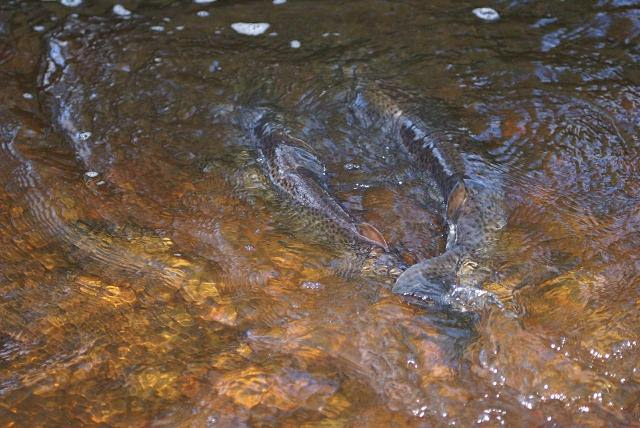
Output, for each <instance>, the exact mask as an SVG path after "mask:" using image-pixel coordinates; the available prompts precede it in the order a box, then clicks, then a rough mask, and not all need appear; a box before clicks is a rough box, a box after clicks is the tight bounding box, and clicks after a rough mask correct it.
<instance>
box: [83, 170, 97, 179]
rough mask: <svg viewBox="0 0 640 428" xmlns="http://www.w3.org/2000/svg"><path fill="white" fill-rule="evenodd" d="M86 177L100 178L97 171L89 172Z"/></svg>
mask: <svg viewBox="0 0 640 428" xmlns="http://www.w3.org/2000/svg"><path fill="white" fill-rule="evenodd" d="M84 175H86V176H87V177H89V178H96V177H97V176H98V173H97V172H96V171H87V172H85V173H84Z"/></svg>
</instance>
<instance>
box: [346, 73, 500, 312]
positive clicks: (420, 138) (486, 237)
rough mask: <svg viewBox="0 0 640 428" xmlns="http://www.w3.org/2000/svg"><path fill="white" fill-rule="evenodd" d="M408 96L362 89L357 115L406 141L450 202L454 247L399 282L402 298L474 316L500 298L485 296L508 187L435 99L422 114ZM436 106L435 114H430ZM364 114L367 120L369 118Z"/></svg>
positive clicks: (369, 86)
mask: <svg viewBox="0 0 640 428" xmlns="http://www.w3.org/2000/svg"><path fill="white" fill-rule="evenodd" d="M403 96H405V95H403V94H402V93H400V92H399V91H398V90H395V89H394V88H390V87H386V86H384V85H382V84H380V83H376V82H367V83H366V84H362V83H358V85H357V87H356V90H355V99H354V109H355V110H356V111H357V112H360V113H359V114H360V117H361V118H365V119H366V120H367V121H368V122H369V124H370V125H372V126H376V127H378V128H381V129H382V130H383V132H385V133H388V134H389V135H390V136H391V138H392V139H393V140H395V141H399V142H400V143H401V145H402V146H403V147H404V148H405V149H406V151H407V152H408V153H409V155H410V156H411V157H412V158H413V159H414V160H415V162H416V163H417V164H418V165H419V166H420V168H422V169H424V170H425V171H426V172H427V173H428V176H429V177H430V178H431V179H432V180H433V181H435V183H436V184H437V187H438V189H439V191H440V192H441V194H442V197H443V201H444V203H445V204H444V206H445V209H444V212H443V216H444V218H445V220H446V222H447V226H448V233H447V244H446V247H445V252H444V253H443V254H441V255H439V256H436V257H433V258H430V259H427V260H424V261H421V262H419V263H417V264H415V265H413V266H411V267H410V268H409V269H407V270H406V271H405V272H403V273H402V275H400V277H398V279H397V280H396V282H395V285H394V286H393V291H394V292H395V293H396V294H399V295H402V296H404V297H405V298H407V299H409V300H412V301H414V302H417V303H422V304H424V303H427V304H432V303H435V304H436V305H443V306H446V307H453V308H454V309H456V310H460V311H463V312H464V311H472V310H477V309H480V308H482V307H485V306H486V305H487V304H489V303H497V304H499V303H498V301H497V299H496V298H495V296H493V295H492V294H491V293H488V292H486V291H484V290H482V289H481V287H482V284H483V282H485V281H486V279H487V278H488V277H489V275H490V274H491V271H492V269H491V261H492V258H493V254H494V251H495V249H496V244H497V242H498V238H499V234H500V231H501V229H502V228H503V227H504V226H505V224H506V214H505V209H504V204H503V192H502V186H501V181H500V179H499V177H498V176H496V174H495V173H492V172H490V171H489V172H488V171H487V168H484V170H483V168H482V162H475V164H474V162H471V161H470V160H467V159H465V157H464V156H463V154H462V153H463V151H462V149H463V147H464V146H465V144H466V143H467V140H468V134H467V133H466V132H465V130H464V128H462V127H461V126H460V125H459V124H458V123H457V122H456V121H455V119H453V117H452V116H450V115H449V114H448V113H446V108H444V106H442V105H435V104H434V105H432V106H430V104H429V103H435V102H436V101H435V100H420V103H419V105H420V111H425V110H424V109H425V108H426V109H427V111H426V112H425V113H423V114H415V113H413V109H412V108H410V106H409V108H403V106H402V105H401V102H400V101H399V100H402V99H403ZM429 107H433V108H432V109H431V110H432V111H428V108H429ZM361 113H363V114H361Z"/></svg>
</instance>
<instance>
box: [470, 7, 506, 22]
mask: <svg viewBox="0 0 640 428" xmlns="http://www.w3.org/2000/svg"><path fill="white" fill-rule="evenodd" d="M473 14H474V15H475V16H477V17H478V18H480V19H482V20H485V21H497V20H498V19H500V14H498V12H496V11H495V10H494V9H491V8H490V7H478V8H476V9H473Z"/></svg>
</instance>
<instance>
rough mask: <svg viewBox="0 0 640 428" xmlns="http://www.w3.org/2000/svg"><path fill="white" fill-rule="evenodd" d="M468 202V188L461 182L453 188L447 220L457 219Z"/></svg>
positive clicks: (450, 194)
mask: <svg viewBox="0 0 640 428" xmlns="http://www.w3.org/2000/svg"><path fill="white" fill-rule="evenodd" d="M466 200H467V188H466V186H465V185H464V181H462V180H459V181H458V182H457V183H456V185H455V186H453V189H452V190H451V193H449V198H448V199H447V218H449V219H455V218H456V217H457V216H458V213H459V212H460V209H461V208H462V206H463V205H464V202H465V201H466Z"/></svg>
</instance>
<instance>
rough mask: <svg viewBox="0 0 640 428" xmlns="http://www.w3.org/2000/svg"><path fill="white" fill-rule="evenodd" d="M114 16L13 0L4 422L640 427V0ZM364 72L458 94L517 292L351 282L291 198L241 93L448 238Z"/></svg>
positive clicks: (379, 278) (499, 273)
mask: <svg viewBox="0 0 640 428" xmlns="http://www.w3.org/2000/svg"><path fill="white" fill-rule="evenodd" d="M67 3H69V2H67ZM114 5H115V3H114V2H112V1H92V2H89V1H85V2H84V4H80V5H79V6H77V7H67V6H64V5H62V4H60V3H58V2H53V1H49V2H44V1H42V2H40V1H6V2H3V3H2V5H0V76H1V77H0V80H1V81H2V82H3V84H2V88H1V89H0V138H1V140H0V183H1V184H2V185H1V186H0V201H1V203H0V296H1V298H0V422H2V423H3V425H5V424H7V425H9V426H10V425H12V424H16V425H18V426H25V425H28V424H33V423H37V424H43V423H46V424H47V425H63V426H65V425H69V424H75V425H77V424H105V425H126V426H130V425H134V426H143V425H144V426H146V425H168V426H176V425H180V426H182V425H184V426H218V425H219V426H243V425H285V426H286V425H288V426H298V425H303V424H306V425H307V426H314V425H330V426H345V425H347V426H349V425H357V426H379V425H427V426H433V425H436V426H441V425H442V426H444V425H462V426H468V425H471V424H475V423H478V424H482V423H487V424H490V425H501V424H507V425H516V426H520V425H527V426H529V425H532V424H535V425H536V426H540V425H549V426H555V425H559V426H573V425H583V426H603V425H624V424H633V423H636V424H637V423H640V358H639V357H640V350H639V348H638V347H639V345H640V342H639V341H640V244H639V242H640V233H639V232H638V231H639V230H640V191H639V190H638V189H640V175H639V167H640V165H639V161H640V154H639V150H638V148H639V147H640V141H639V140H638V139H639V137H638V136H639V135H640V133H639V131H640V113H639V112H640V110H639V106H640V87H639V84H640V82H639V80H638V79H639V78H638V73H637V70H638V66H639V64H638V63H639V62H640V50H639V48H638V46H639V45H640V44H639V43H638V42H639V39H640V37H639V35H640V3H638V2H636V1H633V0H629V1H620V0H611V1H604V0H601V1H593V2H587V1H574V2H555V1H540V2H529V1H509V2H507V1H504V2H497V3H495V4H477V3H472V2H466V1H465V2H455V4H453V3H452V2H445V1H434V2H420V1H404V2H385V1H349V2H337V1H336V2H334V1H331V2H311V1H292V0H290V1H288V2H286V3H284V4H273V3H272V2H270V1H261V2H255V1H243V2H230V1H229V2H228V1H223V0H219V1H217V2H212V3H208V4H197V3H195V2H194V3H190V2H187V1H184V2H172V1H161V0H155V1H152V0H149V1H142V2H133V1H131V2H128V1H123V2H122V3H121V6H123V7H124V8H125V9H126V10H128V11H129V12H130V14H129V15H123V13H125V11H123V10H122V9H121V8H116V9H115V11H116V12H119V13H120V14H116V13H114V9H113V7H114ZM480 6H491V7H494V8H495V9H496V10H497V11H498V12H499V13H500V19H499V20H497V21H493V22H484V21H482V20H481V19H479V18H478V17H477V16H475V15H474V14H473V13H472V10H473V9H474V8H476V7H480ZM203 12H206V13H203ZM237 22H264V23H269V24H270V26H269V28H268V29H267V30H266V32H264V33H263V34H260V35H257V36H249V35H243V34H239V33H238V32H236V31H235V30H234V29H232V27H231V24H233V23H237ZM292 41H297V42H299V47H295V46H298V44H297V43H292ZM363 69H365V70H366V71H365V72H366V73H369V74H370V75H372V76H375V78H377V79H380V80H383V81H386V82H392V83H393V84H394V85H396V86H398V87H400V88H404V89H406V90H408V91H410V92H411V93H412V94H416V97H415V99H414V102H415V104H417V105H418V108H419V106H420V105H421V102H420V99H421V98H420V97H425V99H426V98H428V97H435V98H438V99H442V100H444V101H445V102H447V103H448V104H449V105H450V107H451V108H452V109H453V110H454V111H455V114H456V115H458V116H459V118H460V119H461V120H462V121H463V123H464V124H465V125H466V126H467V127H468V129H469V132H470V133H471V135H472V136H473V140H472V145H473V149H474V150H475V152H477V153H476V155H477V158H478V159H480V160H479V162H482V163H483V166H484V167H485V168H484V170H485V171H489V172H490V173H491V174H495V175H499V176H500V177H501V180H502V182H503V186H504V193H505V195H506V202H507V206H508V214H509V220H508V223H507V225H506V227H505V230H504V233H503V235H502V236H501V239H500V242H499V250H498V251H497V254H496V255H495V260H494V264H495V267H494V269H495V271H494V272H492V275H491V279H490V280H489V281H488V283H486V284H485V288H486V289H489V290H491V291H492V292H494V293H496V294H497V295H498V296H499V297H500V299H501V300H502V302H503V304H504V306H505V309H504V310H501V309H498V308H493V309H491V310H490V311H488V312H486V313H483V314H481V316H479V317H478V318H476V319H473V318H469V317H460V316H456V315H451V314H448V313H445V312H442V311H437V310H435V309H425V308H417V307H414V306H411V305H410V304H407V303H405V302H404V301H402V299H400V298H398V297H397V296H394V295H393V294H392V293H391V292H390V285H391V284H392V279H391V280H390V279H389V278H388V277H387V276H384V275H375V274H374V275H365V274H363V275H355V276H350V277H347V278H344V277H342V276H340V275H337V274H336V273H335V272H334V271H333V270H332V269H331V266H332V263H333V262H334V261H335V258H336V257H339V256H336V253H335V251H333V249H331V248H327V246H326V245H319V244H318V243H317V242H315V241H314V240H313V239H310V236H309V233H308V231H305V230H296V225H295V224H294V223H295V222H293V223H292V221H291V219H290V216H287V215H284V214H283V212H282V211H283V210H282V207H281V205H279V202H278V201H277V200H274V197H273V192H272V190H271V189H270V188H269V185H268V183H265V180H264V179H263V178H262V177H261V170H260V168H259V165H258V164H257V163H256V151H255V148H254V143H253V141H252V140H251V138H250V137H249V135H247V132H246V129H245V128H244V127H243V125H242V123H243V118H242V115H239V114H237V111H238V107H239V106H249V107H251V106H257V105H260V106H261V107H262V108H265V107H266V108H269V109H273V110H274V111H277V112H278V113H279V114H281V115H282V116H283V117H285V118H286V119H287V121H288V123H289V124H290V126H291V128H292V129H294V130H295V131H296V133H297V134H298V135H299V136H301V137H303V138H304V139H305V140H306V141H307V142H308V143H309V144H310V145H312V146H313V148H314V150H316V151H317V153H318V155H319V157H320V158H321V159H322V160H323V161H324V162H325V164H326V167H327V171H328V173H329V175H330V184H331V189H332V191H333V193H334V195H336V197H337V198H338V199H339V200H340V201H341V202H342V203H343V205H344V206H345V207H346V208H347V209H348V210H349V212H350V213H351V214H353V215H354V217H356V218H358V219H359V220H363V221H367V222H369V223H371V224H374V225H375V226H376V227H378V228H379V229H380V230H381V232H382V233H383V234H384V235H385V237H386V238H387V240H388V241H389V242H390V243H391V244H392V245H393V246H394V247H395V248H401V249H402V250H403V251H404V252H405V253H406V254H409V255H410V258H412V259H414V260H421V259H424V258H428V257H432V256H434V255H437V254H439V253H440V252H441V251H442V250H443V247H444V237H443V232H444V226H443V224H442V220H441V218H440V215H439V213H440V209H441V207H440V206H439V204H438V201H437V198H436V199H435V200H434V198H433V197H431V196H430V192H429V190H428V189H429V188H430V183H428V182H426V181H425V178H424V177H423V175H422V174H421V173H420V171H419V170H417V169H416V168H415V167H413V166H412V164H411V162H410V160H409V159H408V158H407V156H406V155H405V154H404V152H403V151H402V150H400V149H399V148H398V146H397V143H396V142H394V141H390V140H389V139H388V138H386V137H385V135H384V133H382V132H381V131H380V129H378V128H377V127H376V126H375V124H366V123H363V122H361V121H358V120H357V119H356V117H355V115H354V112H353V111H352V110H353V109H352V107H353V106H352V103H350V96H351V89H352V87H353V83H354V78H355V77H354V70H357V71H358V72H360V71H361V70H363ZM422 113H423V114H433V115H436V114H438V113H439V112H438V111H428V110H427V111H423V112H422Z"/></svg>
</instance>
